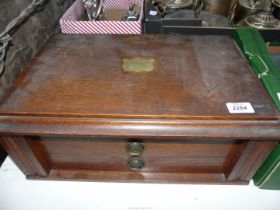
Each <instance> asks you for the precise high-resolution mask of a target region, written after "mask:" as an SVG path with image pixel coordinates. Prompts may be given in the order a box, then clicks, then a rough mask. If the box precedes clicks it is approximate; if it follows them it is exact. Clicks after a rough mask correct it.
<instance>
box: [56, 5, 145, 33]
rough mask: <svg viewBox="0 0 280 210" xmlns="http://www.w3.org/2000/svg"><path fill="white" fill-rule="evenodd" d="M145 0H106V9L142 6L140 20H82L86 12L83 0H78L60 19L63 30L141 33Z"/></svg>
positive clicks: (73, 31) (67, 31)
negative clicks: (132, 5)
mask: <svg viewBox="0 0 280 210" xmlns="http://www.w3.org/2000/svg"><path fill="white" fill-rule="evenodd" d="M143 2H144V0H105V1H104V11H106V9H128V6H129V4H131V3H133V4H136V5H139V6H141V8H142V9H141V13H140V17H139V20H138V21H106V20H102V21H80V20H79V18H80V17H81V16H82V15H83V14H84V13H85V7H84V4H83V1H82V0H76V1H75V2H74V3H73V4H72V5H71V7H70V8H69V9H68V10H67V11H66V12H65V14H64V15H63V16H62V18H61V19H60V27H61V31H62V33H64V34H141V33H142V19H143Z"/></svg>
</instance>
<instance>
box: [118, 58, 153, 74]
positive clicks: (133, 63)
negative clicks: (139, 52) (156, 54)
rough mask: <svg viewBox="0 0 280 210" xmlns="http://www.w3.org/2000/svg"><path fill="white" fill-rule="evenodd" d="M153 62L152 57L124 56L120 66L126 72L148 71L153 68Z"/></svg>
mask: <svg viewBox="0 0 280 210" xmlns="http://www.w3.org/2000/svg"><path fill="white" fill-rule="evenodd" d="M154 63H155V60H154V59H153V58H141V57H135V58H124V59H123V61H122V68H123V70H124V71H128V72H150V71H153V70H154Z"/></svg>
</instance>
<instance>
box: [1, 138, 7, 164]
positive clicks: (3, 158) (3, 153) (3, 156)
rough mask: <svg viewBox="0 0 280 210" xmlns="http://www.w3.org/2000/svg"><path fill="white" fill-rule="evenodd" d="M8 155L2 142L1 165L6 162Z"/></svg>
mask: <svg viewBox="0 0 280 210" xmlns="http://www.w3.org/2000/svg"><path fill="white" fill-rule="evenodd" d="M0 142H1V141H0ZM6 157H7V153H6V151H5V150H4V148H3V147H2V145H1V144H0V166H1V165H2V163H3V162H4V160H5V158H6Z"/></svg>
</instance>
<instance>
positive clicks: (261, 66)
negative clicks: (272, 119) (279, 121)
mask: <svg viewBox="0 0 280 210" xmlns="http://www.w3.org/2000/svg"><path fill="white" fill-rule="evenodd" d="M235 41H236V42H237V44H238V45H239V47H240V48H241V49H242V51H243V52H244V54H245V56H246V57H247V59H248V61H249V63H250V65H251V67H252V68H253V70H254V71H255V72H256V74H257V75H258V77H259V78H260V80H261V81H262V82H263V84H264V86H265V87H266V89H267V91H268V92H269V94H270V95H271V97H272V99H273V101H274V103H275V105H276V107H277V109H278V110H279V111H280V70H279V69H278V67H277V66H276V64H275V63H274V62H273V60H272V57H271V55H270V54H269V52H268V50H267V48H266V45H265V42H264V40H263V39H262V36H261V34H260V33H259V32H258V30H256V29H253V28H237V29H236V32H235Z"/></svg>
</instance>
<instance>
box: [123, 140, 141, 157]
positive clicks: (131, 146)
mask: <svg viewBox="0 0 280 210" xmlns="http://www.w3.org/2000/svg"><path fill="white" fill-rule="evenodd" d="M126 152H127V153H128V154H129V155H131V156H140V155H141V154H142V153H143V152H144V144H143V143H141V142H129V143H127V145H126Z"/></svg>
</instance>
